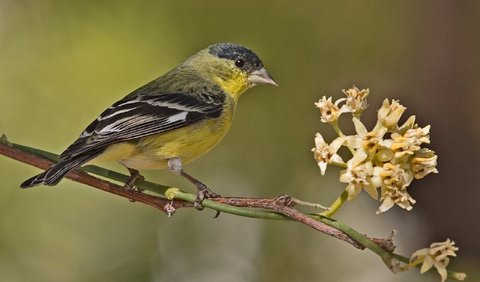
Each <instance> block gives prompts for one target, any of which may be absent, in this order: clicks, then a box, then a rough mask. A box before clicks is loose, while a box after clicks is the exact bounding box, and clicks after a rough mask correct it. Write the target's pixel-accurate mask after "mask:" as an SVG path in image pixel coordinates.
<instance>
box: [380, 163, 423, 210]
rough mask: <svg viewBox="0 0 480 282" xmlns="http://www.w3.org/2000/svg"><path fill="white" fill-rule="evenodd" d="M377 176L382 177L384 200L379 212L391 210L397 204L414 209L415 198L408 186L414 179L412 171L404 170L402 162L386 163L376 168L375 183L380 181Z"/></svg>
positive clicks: (407, 208) (381, 199)
mask: <svg viewBox="0 0 480 282" xmlns="http://www.w3.org/2000/svg"><path fill="white" fill-rule="evenodd" d="M377 176H378V177H379V178H380V179H379V180H380V186H381V189H380V191H381V193H380V201H382V204H381V205H380V207H379V208H378V210H377V214H378V213H382V212H385V211H387V210H389V209H390V208H391V207H393V205H395V204H396V205H398V206H399V207H401V208H403V209H406V210H411V209H412V205H413V204H415V200H414V199H413V198H412V197H411V196H410V194H409V193H408V192H407V187H408V185H410V183H411V182H412V180H413V175H412V173H411V171H409V170H404V169H403V168H402V167H401V165H400V164H396V165H394V164H392V163H385V164H384V165H383V167H381V168H380V167H376V168H375V171H374V179H375V180H376V181H375V183H377V181H378V180H377V178H376V177H377Z"/></svg>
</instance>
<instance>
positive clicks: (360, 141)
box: [346, 117, 387, 161]
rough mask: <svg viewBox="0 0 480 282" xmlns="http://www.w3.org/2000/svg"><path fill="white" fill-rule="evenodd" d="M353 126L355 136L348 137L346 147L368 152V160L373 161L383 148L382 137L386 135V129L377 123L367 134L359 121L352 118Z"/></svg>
mask: <svg viewBox="0 0 480 282" xmlns="http://www.w3.org/2000/svg"><path fill="white" fill-rule="evenodd" d="M352 121H353V124H354V126H355V131H356V132H357V135H352V136H348V137H347V139H346V141H347V146H348V147H350V148H355V149H357V148H362V149H364V150H365V151H366V152H368V159H370V160H372V161H373V160H374V156H375V154H376V153H377V152H378V151H379V150H380V148H383V147H384V146H383V136H384V135H385V133H387V128H385V127H384V126H382V125H381V124H380V123H377V125H376V126H375V128H374V129H373V130H372V131H370V132H368V130H367V128H366V127H365V125H364V124H363V123H362V122H361V121H360V119H359V118H357V117H353V118H352Z"/></svg>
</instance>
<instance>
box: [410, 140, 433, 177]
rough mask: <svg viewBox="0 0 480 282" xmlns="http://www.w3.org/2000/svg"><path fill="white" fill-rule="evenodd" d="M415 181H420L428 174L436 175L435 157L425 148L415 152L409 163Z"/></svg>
mask: <svg viewBox="0 0 480 282" xmlns="http://www.w3.org/2000/svg"><path fill="white" fill-rule="evenodd" d="M410 164H411V166H412V171H413V173H414V176H415V179H421V178H424V177H425V176H427V175H428V174H430V173H438V170H437V155H435V152H434V151H432V150H429V149H426V148H422V149H420V150H418V151H416V152H415V155H414V156H413V158H412V160H411V161H410Z"/></svg>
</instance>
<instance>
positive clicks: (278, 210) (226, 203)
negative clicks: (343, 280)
mask: <svg viewBox="0 0 480 282" xmlns="http://www.w3.org/2000/svg"><path fill="white" fill-rule="evenodd" d="M25 148H27V147H24V146H21V145H16V144H12V143H9V142H8V141H7V140H6V138H5V137H2V140H1V142H0V154H2V155H4V156H7V157H10V158H12V159H15V160H17V161H20V162H23V163H26V164H29V165H32V166H35V167H38V168H40V169H43V170H45V169H48V168H49V167H50V166H51V165H52V164H54V161H52V160H48V159H47V158H45V157H42V156H38V155H36V154H33V153H30V152H26V150H25ZM86 169H87V170H88V168H86ZM110 174H112V175H113V174H114V173H113V172H110V171H109V172H108V175H110ZM122 177H123V178H126V177H127V176H122ZM66 178H68V179H71V180H73V181H76V182H79V183H83V184H85V185H88V186H91V187H94V188H97V189H100V190H102V191H105V192H109V193H112V194H115V195H117V196H120V197H124V198H127V199H129V200H130V201H132V202H139V203H143V204H146V205H149V206H151V207H154V208H156V209H159V210H161V211H163V212H164V213H166V214H167V215H169V216H170V215H172V214H173V213H174V212H175V211H176V210H177V209H180V208H186V207H193V204H192V202H193V201H194V199H195V195H193V194H189V193H184V192H181V191H180V190H178V189H175V191H174V193H173V194H172V195H173V196H172V198H173V199H167V198H165V197H163V196H154V195H151V194H147V193H144V192H139V191H134V190H130V189H124V188H123V187H122V186H120V185H117V184H114V183H111V182H109V181H106V180H103V179H100V178H97V177H94V176H92V175H90V174H88V173H87V172H85V171H80V170H73V171H71V172H70V173H69V174H67V176H66ZM117 178H118V177H117ZM145 182H146V181H145ZM142 183H143V181H142ZM142 183H140V185H137V186H138V187H139V188H146V189H148V188H149V187H151V186H152V185H155V184H153V183H150V184H151V185H145V187H143V186H142V185H141V184H142ZM147 183H148V182H147ZM155 187H156V190H157V191H155V192H158V187H164V186H161V185H157V186H155ZM168 190H169V189H166V188H165V189H164V190H163V191H164V192H165V193H168ZM203 205H204V206H205V207H207V208H212V209H215V210H217V211H222V212H227V213H231V214H237V215H242V216H249V217H257V218H268V219H290V220H294V221H297V222H300V223H302V224H305V225H307V226H309V227H311V228H313V229H315V230H318V231H320V232H322V233H325V234H327V235H329V236H331V237H334V238H336V239H339V240H342V241H345V242H347V243H349V244H351V245H352V246H354V247H356V248H359V249H364V248H365V246H364V245H362V244H360V243H359V242H358V241H357V240H355V239H353V238H352V237H350V236H349V235H347V234H346V233H345V232H343V231H341V230H339V229H337V228H335V227H332V226H331V225H329V222H332V220H331V219H328V220H326V222H322V221H321V218H318V219H319V220H317V219H314V218H312V217H311V216H308V215H306V214H303V213H301V212H299V211H298V210H296V209H294V208H293V207H294V206H295V205H296V203H295V201H294V200H293V198H291V197H290V196H288V195H282V196H279V197H277V198H273V199H265V198H241V197H219V198H212V199H209V200H205V201H204V203H203ZM247 208H255V209H262V210H260V211H257V210H255V211H252V210H251V209H247ZM264 210H266V211H264ZM269 211H270V212H269ZM271 211H273V213H272V212H271ZM366 239H368V240H370V241H372V242H374V243H375V244H376V245H377V246H379V247H380V248H382V249H383V250H385V251H387V252H393V251H394V249H395V246H394V244H393V241H392V239H391V238H385V239H382V238H368V237H366Z"/></svg>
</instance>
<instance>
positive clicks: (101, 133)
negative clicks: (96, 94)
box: [60, 93, 226, 160]
mask: <svg viewBox="0 0 480 282" xmlns="http://www.w3.org/2000/svg"><path fill="white" fill-rule="evenodd" d="M225 99H226V96H225V95H224V94H220V95H207V94H197V95H192V94H181V93H180V94H178V93H175V94H155V95H148V96H147V95H139V96H133V97H128V96H127V97H126V98H124V99H122V100H120V101H118V102H116V103H115V104H113V105H112V106H111V107H110V108H108V109H107V110H105V111H104V112H103V113H102V114H101V115H100V116H99V117H98V118H97V119H96V120H95V121H93V122H92V123H91V124H90V125H89V126H88V127H87V128H86V129H85V130H84V131H83V132H82V134H81V135H80V137H79V138H78V139H77V140H76V141H75V142H74V143H73V144H72V145H70V146H69V147H68V148H67V149H66V150H65V151H64V152H63V153H62V154H61V156H60V160H67V159H70V158H72V157H75V156H78V155H80V154H84V153H87V152H91V151H93V150H95V151H98V149H102V148H103V149H104V148H106V146H108V145H110V144H114V143H118V142H122V141H128V140H134V139H138V138H141V137H145V136H148V135H153V134H157V133H161V132H165V131H168V130H172V129H176V128H180V127H184V126H187V125H190V124H193V123H196V122H199V121H201V120H204V119H206V118H217V117H219V116H220V115H221V113H222V110H223V104H224V102H225Z"/></svg>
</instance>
